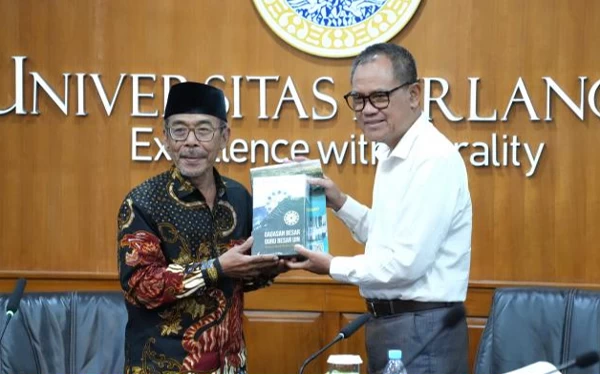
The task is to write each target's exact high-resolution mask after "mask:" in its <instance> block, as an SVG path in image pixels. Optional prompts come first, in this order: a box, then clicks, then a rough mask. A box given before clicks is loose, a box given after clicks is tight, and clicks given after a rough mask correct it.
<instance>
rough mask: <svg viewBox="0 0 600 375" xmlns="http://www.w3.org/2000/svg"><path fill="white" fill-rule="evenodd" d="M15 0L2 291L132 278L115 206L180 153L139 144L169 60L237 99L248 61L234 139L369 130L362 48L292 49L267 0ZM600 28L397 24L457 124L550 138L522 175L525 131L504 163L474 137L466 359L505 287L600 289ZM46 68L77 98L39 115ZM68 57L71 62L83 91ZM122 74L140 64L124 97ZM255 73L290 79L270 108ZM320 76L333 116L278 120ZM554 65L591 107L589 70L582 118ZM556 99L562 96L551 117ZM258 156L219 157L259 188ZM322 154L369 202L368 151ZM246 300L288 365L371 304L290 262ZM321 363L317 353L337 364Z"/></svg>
mask: <svg viewBox="0 0 600 375" xmlns="http://www.w3.org/2000/svg"><path fill="white" fill-rule="evenodd" d="M0 10H1V11H0V23H1V24H2V25H3V30H4V31H5V32H3V33H0V46H2V48H0V51H1V52H0V110H2V109H6V108H9V107H10V106H11V105H12V103H14V102H15V82H14V81H15V59H16V56H26V60H25V61H24V79H23V82H24V98H25V99H24V107H25V110H26V111H27V112H28V113H27V114H26V115H17V114H15V113H14V111H13V112H12V113H9V114H7V115H0V169H1V171H2V173H0V290H1V291H9V290H11V289H12V286H13V283H14V279H15V278H16V277H19V276H27V277H28V278H29V284H28V288H27V290H28V291H56V290H118V289H119V283H118V281H117V280H116V276H115V275H116V255H115V240H116V239H115V235H116V214H117V210H118V207H119V204H120V202H121V200H122V199H123V197H124V196H125V194H126V193H127V192H128V191H129V190H130V189H131V188H132V187H133V186H135V185H137V184H139V183H140V182H142V181H143V180H145V179H146V178H148V177H150V176H152V175H155V174H157V173H159V172H161V171H163V170H165V169H166V168H167V167H168V166H169V163H168V162H167V161H165V160H161V161H157V162H151V163H146V162H136V161H132V160H131V143H132V128H134V127H149V128H151V129H152V131H153V132H152V134H142V135H141V136H140V141H147V142H150V143H151V146H150V147H149V148H148V149H142V150H141V152H140V153H141V154H142V155H148V156H153V155H154V154H156V153H157V152H158V146H157V145H156V144H155V143H154V142H153V137H158V138H161V118H160V117H159V116H160V115H161V114H162V108H163V105H164V95H163V92H164V87H165V82H164V80H163V78H164V75H170V74H177V75H182V76H184V77H186V78H187V79H189V80H198V81H204V80H206V79H207V78H208V77H209V76H211V75H215V74H218V75H222V76H223V77H224V78H225V81H226V82H220V81H214V82H213V83H214V84H215V85H217V86H220V87H222V88H223V89H224V91H225V93H226V95H227V96H228V98H229V99H230V100H232V99H233V97H234V95H233V94H234V90H233V78H232V76H241V77H242V78H241V86H240V98H241V104H240V108H241V111H242V114H243V117H242V118H236V119H231V121H230V124H231V127H232V137H233V138H234V139H235V138H240V139H245V140H248V141H249V140H258V139H265V140H268V141H273V140H276V139H284V140H288V141H294V140H297V139H303V140H306V141H307V142H308V143H309V144H311V149H312V153H311V154H310V156H311V157H314V158H316V157H318V156H319V155H318V153H317V152H316V150H317V148H316V146H315V145H316V142H317V141H321V142H323V143H324V144H328V143H329V142H336V143H337V144H342V142H345V141H348V140H350V137H351V136H352V135H358V134H359V133H360V131H359V129H358V128H357V126H356V125H355V124H354V123H353V120H352V114H351V113H350V112H349V111H348V110H347V109H346V108H345V105H344V103H343V100H342V95H343V94H344V93H345V92H346V91H348V89H349V84H348V73H349V66H350V63H351V59H338V60H331V59H324V58H319V57H314V56H310V55H308V54H305V53H303V52H300V51H298V50H295V49H294V48H292V47H290V46H288V45H287V44H285V43H284V42H283V41H281V40H280V39H279V38H278V37H277V36H276V35H275V34H273V33H272V32H271V31H270V29H269V28H268V27H267V26H266V24H265V23H264V22H263V21H262V20H261V19H260V18H259V15H258V13H257V12H256V11H255V9H254V7H253V5H252V1H222V0H202V1H197V0H180V1H177V2H165V1H162V0H129V1H103V0H89V1H70V0H54V1H46V2H42V1H35V0H20V1H14V0H0ZM242 26H243V27H242ZM599 38H600V2H598V1H595V0H580V1H566V0H564V1H561V0H553V1H548V0H528V1H526V2H523V1H521V0H504V1H493V0H453V1H432V0H422V1H421V5H420V7H419V9H418V11H417V13H416V14H415V16H414V17H413V19H412V20H411V22H410V23H409V24H408V25H407V27H406V28H405V29H404V30H403V31H401V32H400V33H399V34H398V35H397V36H396V37H395V38H393V39H392V42H395V43H399V44H402V45H405V46H406V47H408V48H409V49H410V50H411V51H412V52H413V54H414V55H415V57H416V59H417V62H418V69H419V75H420V76H421V77H439V78H442V79H444V80H445V81H447V82H448V85H449V88H450V91H449V93H448V95H447V96H446V97H445V98H444V102H445V103H446V104H447V105H448V107H449V109H450V110H451V111H452V112H453V113H454V114H455V115H457V116H462V117H465V119H463V120H461V121H457V122H452V121H449V120H448V119H447V118H446V117H445V115H444V114H443V112H442V110H441V108H440V106H439V105H438V104H436V103H433V104H432V106H431V116H432V118H433V120H434V123H435V125H436V126H437V127H438V128H439V129H440V130H441V131H442V132H444V133H445V134H447V136H448V137H449V138H450V139H451V140H452V141H454V142H469V143H473V142H485V143H488V144H489V143H490V140H491V137H492V135H493V134H497V136H498V137H499V138H500V139H501V140H502V136H503V135H505V134H506V135H507V136H508V137H509V138H510V139H512V137H513V136H518V141H519V142H520V143H521V147H522V144H523V143H524V142H528V143H529V144H531V145H532V146H537V145H538V144H539V143H541V142H544V143H545V148H544V151H543V156H542V159H541V161H540V165H539V167H538V170H537V172H536V173H535V175H534V176H533V177H529V178H528V177H525V176H524V174H525V173H526V172H527V171H528V169H529V168H530V165H529V163H528V162H527V158H526V153H525V151H524V150H523V149H522V148H520V149H519V153H518V157H519V162H520V166H508V167H499V168H494V167H474V166H472V165H471V164H470V162H469V160H470V157H471V153H472V152H473V150H468V149H461V152H462V154H463V157H464V159H465V161H466V162H467V168H468V174H469V184H470V190H471V196H472V200H473V242H472V262H471V277H470V280H471V283H470V287H469V292H468V298H467V303H466V305H467V310H468V314H469V327H470V329H469V334H470V339H471V351H470V353H471V357H473V355H474V350H475V346H476V342H478V337H479V335H480V333H481V330H482V326H483V324H484V322H485V319H486V317H487V314H488V312H489V307H490V303H491V299H492V295H493V291H494V289H495V288H496V287H500V286H520V285H537V286H565V287H579V288H592V289H600V273H598V272H597V270H598V269H599V268H600V234H598V233H600V232H599V231H597V230H596V227H597V224H598V222H600V194H599V193H598V192H599V191H600V165H599V164H598V163H597V162H596V161H597V160H600V148H599V147H597V145H598V143H600V121H599V117H600V114H599V113H596V112H598V111H597V110H596V107H597V106H599V105H600V103H599V100H598V93H597V91H591V89H592V88H593V87H594V86H595V84H596V82H598V81H599V80H600V75H599V73H598V67H597V65H598V60H599V59H600V50H599V49H598V48H596V43H597V40H598V39H599ZM34 73H36V74H39V76H40V77H42V78H43V79H44V80H46V81H47V83H48V84H49V85H50V86H51V87H52V88H53V90H54V91H55V92H56V94H57V95H58V97H60V98H61V100H62V99H65V100H66V102H67V104H68V113H67V114H66V115H65V114H64V113H63V112H62V111H61V109H60V108H59V107H58V106H57V105H56V104H55V103H54V102H53V101H52V100H51V99H50V98H49V97H48V95H47V94H45V93H44V92H39V93H38V95H37V101H38V107H39V114H37V115H34V114H32V113H31V112H32V111H33V102H34V93H33V81H34ZM64 73H70V76H69V77H68V78H67V88H68V90H69V95H68V99H66V98H65V93H64V82H65V77H64V76H63V74H64ZM77 73H85V78H84V85H83V88H84V89H85V110H86V112H87V113H88V114H87V116H78V115H77V111H78V108H77V105H78V95H77V87H78V85H77V76H76V74H77ZM92 74H97V75H98V76H97V77H99V78H98V79H99V80H100V81H101V82H102V85H103V88H104V90H105V92H106V94H104V93H102V94H99V93H98V91H97V89H96V85H95V84H94V82H93V79H92ZM121 74H124V75H125V76H124V79H123V83H122V86H121V88H120V91H118V92H117V94H116V95H115V91H116V89H117V87H119V86H118V82H119V78H120V76H121ZM135 74H153V75H155V77H156V79H155V80H152V79H147V78H143V79H141V82H142V83H141V84H140V90H141V92H143V93H151V94H153V95H154V96H153V97H152V98H150V97H145V98H141V99H139V100H136V99H134V98H133V91H134V88H133V87H134V83H133V82H134V76H133V75H135ZM250 76H278V77H279V78H278V80H277V81H272V82H269V83H268V84H267V85H266V86H267V90H266V95H265V97H266V98H267V99H266V103H265V108H266V111H267V114H268V116H269V117H270V118H269V119H266V120H261V119H258V116H259V113H260V102H259V98H260V97H261V94H260V92H259V84H258V83H257V82H256V81H252V80H251V79H248V77H250ZM321 76H329V77H331V78H332V79H333V81H334V84H328V83H324V84H322V91H323V92H325V93H327V94H328V95H331V96H332V97H333V98H335V100H336V101H337V103H338V112H337V114H336V116H335V117H334V118H333V119H331V120H328V121H315V120H313V119H308V120H299V119H298V113H297V110H296V108H294V106H293V105H290V104H289V103H288V104H285V105H284V106H283V109H282V111H281V114H280V118H279V119H278V120H275V119H273V118H272V116H273V114H274V112H275V109H276V108H277V105H278V103H279V99H280V97H281V96H282V94H285V93H284V92H283V91H284V87H285V83H286V80H287V78H288V77H291V79H292V80H293V82H294V85H295V87H296V89H297V91H298V93H299V95H300V97H301V99H302V103H303V106H304V108H305V109H306V111H307V112H308V113H311V111H312V108H313V107H314V108H316V109H317V110H319V111H325V112H326V111H328V110H329V109H330V107H329V106H328V105H327V104H324V103H323V102H321V101H319V100H317V99H316V98H315V97H314V95H313V94H312V86H313V83H314V81H315V80H316V79H317V78H318V77H321ZM469 77H479V78H480V80H479V84H478V89H479V91H478V106H477V111H478V113H479V114H480V115H481V116H489V115H491V114H493V113H494V112H496V113H497V118H498V120H496V121H492V122H476V121H469V120H467V119H466V118H467V117H469V114H470V112H471V108H470V100H469V99H470V96H469V90H470V86H469ZM544 77H549V78H551V79H553V80H554V81H555V82H556V83H557V84H558V85H559V86H560V87H561V88H562V89H563V90H564V91H565V93H566V94H567V95H568V96H569V97H570V98H572V100H573V101H574V102H575V104H576V105H577V106H579V101H580V91H581V88H580V78H579V77H586V78H585V83H584V84H583V115H584V118H583V120H581V119H579V118H578V117H577V115H576V114H575V113H573V111H572V110H571V109H569V107H568V106H567V105H565V103H564V102H563V101H562V100H561V99H560V98H558V97H557V96H556V94H553V95H551V97H550V98H549V99H548V100H547V99H546V94H547V87H546V83H545V82H544V79H543V78H544ZM520 79H521V80H522V82H523V84H524V86H525V87H526V88H527V92H528V94H529V97H530V98H531V102H532V104H533V107H534V110H535V112H536V114H537V116H538V117H539V118H540V120H539V121H532V120H531V119H530V118H529V117H530V116H529V113H528V110H527V108H526V106H525V105H524V104H522V103H521V104H515V105H514V106H512V108H511V110H510V111H509V112H508V113H507V117H508V118H507V120H506V121H500V118H502V117H503V116H504V114H505V112H506V110H507V106H508V104H509V102H510V99H511V96H512V94H513V92H514V90H515V87H516V84H517V82H519V80H520ZM168 84H169V83H167V85H168ZM432 90H433V94H434V95H439V94H440V93H441V87H440V86H439V85H433V88H432ZM521 94H522V93H519V95H518V97H521V96H522V95H521ZM102 95H106V97H107V98H108V100H109V101H110V100H112V99H113V97H114V98H115V102H114V108H113V109H112V113H111V114H110V116H109V115H108V114H107V113H106V112H105V108H104V106H103V104H102V99H101V96H102ZM138 102H139V106H140V110H141V111H144V112H148V113H150V112H153V111H158V115H157V116H154V117H139V116H138V117H136V116H132V113H133V111H134V107H135V106H137V103H138ZM547 102H550V103H551V106H552V110H551V113H550V115H551V116H550V117H551V119H549V120H545V117H546V103H547ZM532 152H535V150H533V151H532ZM288 153H289V147H283V148H282V149H281V150H279V153H278V154H279V156H280V157H285V156H288ZM263 157H264V155H263V154H262V153H259V155H258V160H259V161H258V162H257V163H256V164H252V163H250V162H247V163H243V164H232V163H229V164H227V163H221V164H220V165H219V169H220V171H221V172H222V173H223V174H225V175H227V176H230V177H232V178H234V179H237V180H239V181H240V182H241V183H243V184H245V185H246V186H248V183H249V175H248V169H249V168H250V167H252V166H255V165H262V164H263V163H264V162H263V161H262V159H263ZM510 160H512V159H510ZM324 168H325V172H326V173H327V174H328V175H329V176H330V177H331V178H332V179H334V180H335V181H336V182H337V183H338V184H339V186H340V187H341V188H342V189H343V190H344V191H345V192H347V193H349V194H350V195H352V196H354V197H355V198H357V199H358V200H359V201H362V202H363V203H365V204H369V203H370V201H371V190H372V185H373V176H374V167H373V166H369V165H352V164H350V163H349V162H348V161H345V162H344V163H343V164H342V165H335V164H334V163H330V164H328V165H325V166H324ZM328 219H329V223H330V227H329V229H330V231H329V233H330V245H331V252H332V253H333V254H334V255H346V256H351V255H354V254H359V253H361V252H362V251H363V249H362V247H361V246H360V245H359V244H357V243H356V242H354V241H353V240H352V238H351V236H350V235H349V234H348V232H347V231H346V229H345V228H344V227H343V225H342V224H341V223H340V222H339V221H338V220H337V219H335V217H333V215H329V217H328ZM246 309H247V311H246V322H247V325H246V326H247V327H246V328H247V329H248V335H249V340H250V342H251V346H252V348H250V351H249V356H250V359H256V358H261V360H260V361H258V362H259V363H260V364H254V363H256V362H257V361H254V360H253V361H252V363H253V364H251V366H263V367H250V370H251V371H259V370H264V371H265V372H266V371H274V369H275V368H277V369H281V371H282V372H288V371H289V372H293V371H297V368H298V366H299V363H298V361H299V360H301V359H302V358H303V356H304V355H306V354H308V353H310V352H311V350H316V349H317V348H318V347H319V345H324V344H325V343H326V342H327V340H329V339H330V338H331V337H332V335H335V333H336V330H337V329H338V328H339V327H341V326H342V325H343V324H344V323H345V322H347V321H348V320H349V319H351V318H352V317H353V316H354V315H353V314H358V313H360V312H362V311H364V305H363V302H362V300H361V299H360V297H359V295H358V291H357V290H356V288H355V287H351V286H345V285H339V284H337V283H334V282H332V281H331V280H330V279H328V278H324V277H316V276H311V275H307V274H305V273H298V272H296V273H294V272H291V273H288V274H286V275H284V276H282V277H281V278H280V280H278V282H277V283H276V284H275V285H273V286H272V287H271V288H269V289H267V290H263V291H259V292H256V293H251V294H249V295H248V296H247V300H246ZM288 329H289V330H291V333H290V334H291V336H287V337H288V338H290V337H292V338H293V341H292V342H293V344H292V345H294V346H293V347H292V350H291V351H292V353H287V354H285V355H283V357H276V358H275V359H269V360H268V361H273V363H274V364H273V366H272V367H271V366H270V365H269V366H267V364H269V363H270V362H261V361H263V360H262V358H268V357H263V356H266V355H267V354H268V353H269V350H274V349H277V353H280V352H281V351H280V350H279V349H280V348H281V347H284V346H285V345H283V342H284V341H283V334H284V331H286V332H287V331H288ZM269 333H273V335H274V337H275V339H274V340H275V341H273V342H272V343H271V342H269V341H268V339H267V336H263V335H265V334H269ZM303 335H306V336H303ZM361 337H362V335H360V334H357V335H356V336H354V337H353V338H351V339H350V340H348V341H347V342H343V343H340V344H339V345H337V346H336V347H335V348H332V350H339V351H344V352H346V351H348V352H357V353H359V352H360V350H364V348H363V346H364V344H363V342H362V341H361V340H362V339H361ZM277 340H279V341H277ZM298 340H299V341H298ZM296 345H298V348H296V347H295V346H296ZM254 346H257V348H254ZM296 349H297V350H296ZM360 353H362V352H360ZM278 355H279V354H277V356H278ZM324 360H325V357H323V358H322V359H321V360H320V362H317V363H315V364H314V365H313V366H315V367H312V368H309V370H313V371H317V370H318V371H322V370H324ZM283 369H286V370H285V371H283ZM365 369H366V368H363V370H365Z"/></svg>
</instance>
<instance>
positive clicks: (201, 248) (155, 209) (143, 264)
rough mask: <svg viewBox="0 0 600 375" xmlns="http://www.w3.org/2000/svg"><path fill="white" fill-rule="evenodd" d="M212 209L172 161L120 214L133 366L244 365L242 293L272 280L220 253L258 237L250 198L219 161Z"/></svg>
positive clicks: (128, 363)
mask: <svg viewBox="0 0 600 375" xmlns="http://www.w3.org/2000/svg"><path fill="white" fill-rule="evenodd" d="M214 174H215V179H216V185H217V197H216V202H215V204H214V207H213V209H212V210H211V209H210V208H209V207H208V205H207V204H206V201H205V200H204V197H203V196H202V194H201V193H200V191H199V190H198V189H196V188H195V187H194V186H193V185H192V184H191V182H190V181H189V180H187V179H186V178H184V177H183V176H182V175H181V174H180V173H179V171H178V170H177V169H176V168H175V167H173V168H171V170H169V171H167V172H164V173H162V174H160V175H158V176H155V177H153V178H151V179H149V180H147V181H146V182H144V183H142V184H141V185H139V186H138V187H136V188H134V189H133V190H132V191H131V192H130V193H129V194H128V196H127V197H126V198H125V200H124V201H123V204H122V205H121V209H120V212H119V217H118V226H119V234H118V244H117V246H118V263H119V276H120V281H121V286H122V288H123V290H124V294H125V300H126V306H127V311H128V314H129V320H128V323H127V328H126V334H125V336H126V337H125V369H124V371H125V372H127V373H173V372H205V373H206V372H216V373H220V372H221V373H243V372H245V370H246V349H245V344H244V339H243V334H242V308H243V292H244V291H245V290H250V289H256V288H257V287H261V286H264V285H266V284H268V281H267V278H263V279H257V280H255V281H254V282H246V283H244V282H242V281H241V280H237V279H231V278H228V277H226V276H224V275H223V273H222V270H221V267H220V264H219V261H218V257H219V256H220V255H221V254H223V253H224V252H225V251H227V250H228V249H230V248H231V247H232V246H234V245H236V244H239V243H242V242H243V241H244V240H245V239H246V238H247V237H249V236H250V231H251V227H252V200H251V197H250V194H249V193H248V191H247V190H246V189H245V188H244V187H243V186H242V185H241V184H239V183H238V182H236V181H233V180H231V179H228V178H225V177H221V176H219V174H218V173H217V171H216V170H214Z"/></svg>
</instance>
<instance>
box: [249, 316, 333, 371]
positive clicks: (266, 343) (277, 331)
mask: <svg viewBox="0 0 600 375" xmlns="http://www.w3.org/2000/svg"><path fill="white" fill-rule="evenodd" d="M244 317H245V319H244V324H245V326H244V335H245V336H246V340H247V342H248V371H249V372H251V373H258V374H280V373H294V372H297V371H298V369H299V368H300V366H301V365H302V362H303V361H304V360H305V359H306V358H307V357H308V356H309V355H311V354H312V353H313V352H314V351H315V348H319V347H321V346H323V345H325V343H323V339H322V337H323V335H322V332H323V331H324V330H325V327H326V322H325V317H324V316H323V314H321V313H317V312H314V313H313V312H284V311H245V312H244ZM250 343H253V344H254V345H251V344H250ZM320 360H321V361H317V363H316V364H317V365H319V367H322V366H323V363H322V358H321V359H320ZM307 372H309V369H307Z"/></svg>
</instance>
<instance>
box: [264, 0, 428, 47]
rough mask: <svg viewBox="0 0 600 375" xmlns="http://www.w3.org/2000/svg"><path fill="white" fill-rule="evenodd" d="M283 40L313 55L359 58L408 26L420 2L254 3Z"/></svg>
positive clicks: (277, 0)
mask: <svg viewBox="0 0 600 375" xmlns="http://www.w3.org/2000/svg"><path fill="white" fill-rule="evenodd" d="M253 1H254V5H255V6H256V9H257V10H258V12H259V13H260V16H261V17H262V19H263V20H264V21H265V22H266V23H267V25H269V27H270V28H271V30H273V31H274V32H275V34H277V35H278V36H279V37H280V38H281V39H283V40H284V41H285V42H286V43H288V44H290V45H292V46H293V47H295V48H297V49H299V50H301V51H304V52H306V53H310V54H311V55H316V56H322V57H332V58H342V57H350V56H356V55H358V54H359V53H360V52H361V51H362V50H363V49H365V47H367V46H368V45H370V44H373V43H381V42H387V41H388V40H390V39H391V38H392V37H394V35H396V34H397V33H398V32H399V31H400V30H402V29H403V28H404V26H406V24H407V23H408V21H410V19H411V18H412V16H413V15H414V13H415V12H416V10H417V8H418V7H419V3H420V2H421V0H253Z"/></svg>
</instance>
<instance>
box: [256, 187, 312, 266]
mask: <svg viewBox="0 0 600 375" xmlns="http://www.w3.org/2000/svg"><path fill="white" fill-rule="evenodd" d="M252 190H253V193H254V194H253V201H252V209H253V210H252V213H253V218H252V236H253V237H254V245H253V246H252V254H256V255H258V254H277V255H279V256H283V257H285V256H294V255H296V251H295V250H294V245H296V244H301V245H304V246H306V234H307V231H306V226H307V223H308V219H307V215H306V212H307V206H308V196H309V185H308V182H307V181H306V175H283V176H261V177H255V178H254V179H252Z"/></svg>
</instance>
